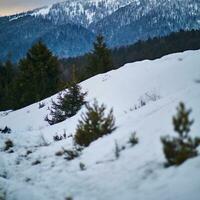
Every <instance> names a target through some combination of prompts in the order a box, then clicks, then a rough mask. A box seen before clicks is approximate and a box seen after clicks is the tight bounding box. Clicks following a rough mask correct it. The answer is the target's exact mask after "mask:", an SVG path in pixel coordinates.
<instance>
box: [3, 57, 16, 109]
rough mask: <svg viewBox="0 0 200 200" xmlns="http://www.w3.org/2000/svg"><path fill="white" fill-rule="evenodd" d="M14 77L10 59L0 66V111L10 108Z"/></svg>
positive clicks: (14, 71) (14, 73) (14, 72)
mask: <svg viewBox="0 0 200 200" xmlns="http://www.w3.org/2000/svg"><path fill="white" fill-rule="evenodd" d="M15 76H16V70H15V69H14V64H13V63H12V62H11V60H10V59H8V60H7V61H6V62H5V63H3V64H0V91H1V94H0V110H7V109H11V108H12V103H11V99H12V86H13V81H14V79H15Z"/></svg>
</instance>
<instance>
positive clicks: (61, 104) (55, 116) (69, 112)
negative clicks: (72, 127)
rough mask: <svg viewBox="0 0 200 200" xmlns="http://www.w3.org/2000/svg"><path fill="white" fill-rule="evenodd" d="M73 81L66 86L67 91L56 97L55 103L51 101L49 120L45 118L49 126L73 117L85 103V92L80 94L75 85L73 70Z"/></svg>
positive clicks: (79, 88)
mask: <svg viewBox="0 0 200 200" xmlns="http://www.w3.org/2000/svg"><path fill="white" fill-rule="evenodd" d="M72 77H73V80H72V81H71V82H70V83H69V84H68V88H67V90H65V91H64V92H63V94H62V93H60V94H59V95H58V98H57V103H56V102H55V101H52V107H51V111H50V115H51V119H49V118H48V116H47V117H46V119H45V120H46V121H48V122H49V124H50V125H53V124H56V123H59V122H62V121H64V120H65V119H67V118H70V117H72V116H74V115H75V114H76V113H77V112H78V111H79V110H80V109H81V107H82V106H83V105H84V104H85V103H86V101H85V96H86V95H87V93H86V92H81V86H80V85H78V84H77V81H76V75H75V68H74V70H73V76H72Z"/></svg>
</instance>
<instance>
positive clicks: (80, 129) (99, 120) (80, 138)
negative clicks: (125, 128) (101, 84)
mask: <svg viewBox="0 0 200 200" xmlns="http://www.w3.org/2000/svg"><path fill="white" fill-rule="evenodd" d="M86 108H87V111H86V113H85V114H82V119H81V120H79V124H78V126H77V129H76V133H75V138H74V139H75V143H76V144H78V145H80V146H85V147H87V146H89V144H90V143H91V142H93V141H95V140H97V139H98V138H100V137H102V136H104V135H107V134H110V133H112V132H113V131H114V130H115V129H116V127H115V118H114V116H113V110H112V109H111V110H110V112H109V113H108V115H107V116H105V110H106V107H105V105H103V104H102V105H101V106H99V105H98V102H97V101H96V100H95V101H94V104H93V105H92V106H91V105H89V104H86Z"/></svg>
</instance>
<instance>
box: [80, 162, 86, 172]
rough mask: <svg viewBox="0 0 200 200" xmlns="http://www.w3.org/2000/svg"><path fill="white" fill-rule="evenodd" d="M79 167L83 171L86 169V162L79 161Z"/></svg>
mask: <svg viewBox="0 0 200 200" xmlns="http://www.w3.org/2000/svg"><path fill="white" fill-rule="evenodd" d="M79 167H80V170H81V171H84V170H86V166H85V164H84V163H82V162H80V163H79Z"/></svg>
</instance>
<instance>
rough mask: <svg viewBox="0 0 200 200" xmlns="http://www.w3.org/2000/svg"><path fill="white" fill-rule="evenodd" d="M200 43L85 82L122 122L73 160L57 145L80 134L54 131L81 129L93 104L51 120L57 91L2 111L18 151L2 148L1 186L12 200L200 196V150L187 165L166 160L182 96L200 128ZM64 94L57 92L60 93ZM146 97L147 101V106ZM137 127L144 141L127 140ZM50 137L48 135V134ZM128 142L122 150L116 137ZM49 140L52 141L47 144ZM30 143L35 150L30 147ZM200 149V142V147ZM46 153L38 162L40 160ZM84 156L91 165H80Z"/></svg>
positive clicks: (0, 141) (0, 142) (194, 199)
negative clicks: (165, 139)
mask: <svg viewBox="0 0 200 200" xmlns="http://www.w3.org/2000/svg"><path fill="white" fill-rule="evenodd" d="M199 79H200V50H197V51H187V52H183V53H177V54H172V55H168V56H165V57H163V58H161V59H157V60H154V61H149V60H145V61H142V62H136V63H130V64H126V65H125V66H123V67H122V68H120V69H118V70H115V71H110V72H108V73H106V74H101V75H98V76H95V77H93V78H91V79H89V80H86V81H84V82H82V83H81V86H82V87H83V89H84V90H85V91H88V97H87V100H88V101H90V102H92V101H93V99H94V98H96V99H97V100H98V101H99V103H105V104H106V105H107V107H108V108H111V107H113V109H114V115H115V117H116V125H117V129H116V130H115V131H114V132H113V133H112V134H110V135H108V136H104V137H103V138H100V139H98V140H97V141H95V142H93V143H92V144H91V145H90V146H89V147H87V148H85V149H84V150H83V151H82V154H81V156H80V157H78V158H76V159H74V160H72V161H67V160H65V159H64V157H63V156H61V157H59V156H56V155H55V153H56V152H58V151H59V150H62V147H63V148H65V149H71V148H72V146H73V141H72V137H69V138H67V139H66V140H62V141H58V142H55V141H54V140H53V136H55V135H56V133H57V134H63V133H64V130H66V133H67V136H70V135H71V134H72V135H73V134H74V131H75V129H76V125H77V122H78V119H80V115H81V113H82V112H84V110H85V108H82V110H81V111H80V112H79V113H78V114H77V115H76V116H74V117H72V118H70V119H67V120H66V121H64V122H62V123H60V124H57V125H54V126H49V125H48V124H47V122H45V121H44V117H45V116H46V114H48V112H49V111H48V106H51V98H48V99H46V100H44V101H43V102H44V103H45V107H43V108H41V109H39V107H38V103H36V104H33V105H30V106H28V107H26V108H23V109H21V110H18V111H15V112H8V113H5V112H0V128H1V127H4V126H6V125H7V126H8V127H10V128H11V129H12V133H11V134H5V135H4V134H0V148H1V149H3V147H4V142H5V140H6V139H8V138H9V139H11V140H12V141H13V143H14V147H13V150H14V153H10V154H8V153H6V152H3V151H1V152H0V193H1V191H3V192H6V195H7V196H6V197H7V198H6V199H7V200H27V199H28V200H38V199H40V200H64V199H65V198H67V197H72V198H73V199H74V200H108V199H109V200H111V199H112V200H122V199H123V200H161V199H162V200H175V199H177V200H189V199H190V200H198V199H199V196H200V190H199V188H200V170H199V168H200V156H197V157H196V158H193V159H189V160H188V161H186V162H185V163H183V164H182V165H181V166H179V167H169V168H164V163H165V157H164V155H163V151H162V145H161V142H160V137H161V136H163V135H168V134H169V135H175V133H174V131H173V127H172V116H173V115H174V114H175V113H176V110H175V109H176V107H177V105H178V103H179V102H180V101H183V102H184V103H185V104H186V107H187V108H192V110H193V112H192V115H191V117H192V118H194V119H195V123H194V125H193V126H192V130H191V134H192V136H200V135H199V134H200V132H199V131H200V101H199V99H200V84H199V83H197V80H199ZM55 97H56V96H54V97H52V98H55ZM141 100H143V101H144V102H145V103H146V105H145V106H142V107H141V106H140V102H141ZM134 131H136V132H137V136H138V138H139V144H137V145H136V146H134V147H131V146H130V145H129V144H128V143H127V141H128V140H129V138H130V136H131V134H132V133H133V132H134ZM45 141H46V142H45ZM116 141H117V143H118V145H119V147H122V146H124V147H125V149H124V150H123V151H121V152H120V157H119V158H118V159H116V157H115V142H116ZM45 143H48V145H45ZM28 151H29V153H27V152H28ZM199 151H200V149H199ZM35 161H40V162H41V163H38V164H37V165H32V163H34V162H35ZM80 163H84V164H85V166H86V170H84V171H81V170H80V167H79V165H80Z"/></svg>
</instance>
